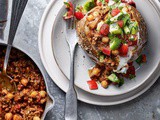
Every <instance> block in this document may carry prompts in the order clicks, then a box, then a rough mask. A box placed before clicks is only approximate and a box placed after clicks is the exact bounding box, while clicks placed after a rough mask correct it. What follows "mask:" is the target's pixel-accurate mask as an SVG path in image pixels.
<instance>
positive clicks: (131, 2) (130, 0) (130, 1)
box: [128, 0, 136, 8]
mask: <svg viewBox="0 0 160 120" xmlns="http://www.w3.org/2000/svg"><path fill="white" fill-rule="evenodd" d="M128 4H129V5H131V6H133V7H135V8H136V3H135V2H133V0H129V1H128Z"/></svg>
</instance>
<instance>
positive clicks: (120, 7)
mask: <svg viewBox="0 0 160 120" xmlns="http://www.w3.org/2000/svg"><path fill="white" fill-rule="evenodd" d="M125 6H126V4H125V3H120V4H119V6H118V8H119V9H120V10H122V8H123V7H125Z"/></svg>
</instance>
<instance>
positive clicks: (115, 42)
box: [109, 37, 122, 50]
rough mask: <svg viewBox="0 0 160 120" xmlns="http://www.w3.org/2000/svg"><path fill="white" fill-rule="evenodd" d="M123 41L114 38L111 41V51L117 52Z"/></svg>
mask: <svg viewBox="0 0 160 120" xmlns="http://www.w3.org/2000/svg"><path fill="white" fill-rule="evenodd" d="M121 42H122V40H121V39H119V38H117V37H114V38H113V39H111V41H110V44H109V47H110V49H111V50H116V49H118V48H119V47H120V45H121Z"/></svg>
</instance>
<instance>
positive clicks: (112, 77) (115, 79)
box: [108, 73, 120, 83]
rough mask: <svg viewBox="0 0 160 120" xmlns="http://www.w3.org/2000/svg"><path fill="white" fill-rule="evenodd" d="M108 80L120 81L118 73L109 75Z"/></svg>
mask: <svg viewBox="0 0 160 120" xmlns="http://www.w3.org/2000/svg"><path fill="white" fill-rule="evenodd" d="M108 80H110V81H112V82H114V83H119V82H120V79H119V78H118V77H117V76H116V74H114V73H113V74H111V75H110V76H108Z"/></svg>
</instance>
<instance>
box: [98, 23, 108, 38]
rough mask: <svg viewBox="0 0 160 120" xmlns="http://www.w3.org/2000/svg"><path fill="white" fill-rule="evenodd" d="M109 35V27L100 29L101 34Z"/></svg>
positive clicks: (103, 26)
mask: <svg viewBox="0 0 160 120" xmlns="http://www.w3.org/2000/svg"><path fill="white" fill-rule="evenodd" d="M108 33H109V25H108V24H103V25H102V26H101V28H100V34H101V35H108Z"/></svg>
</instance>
